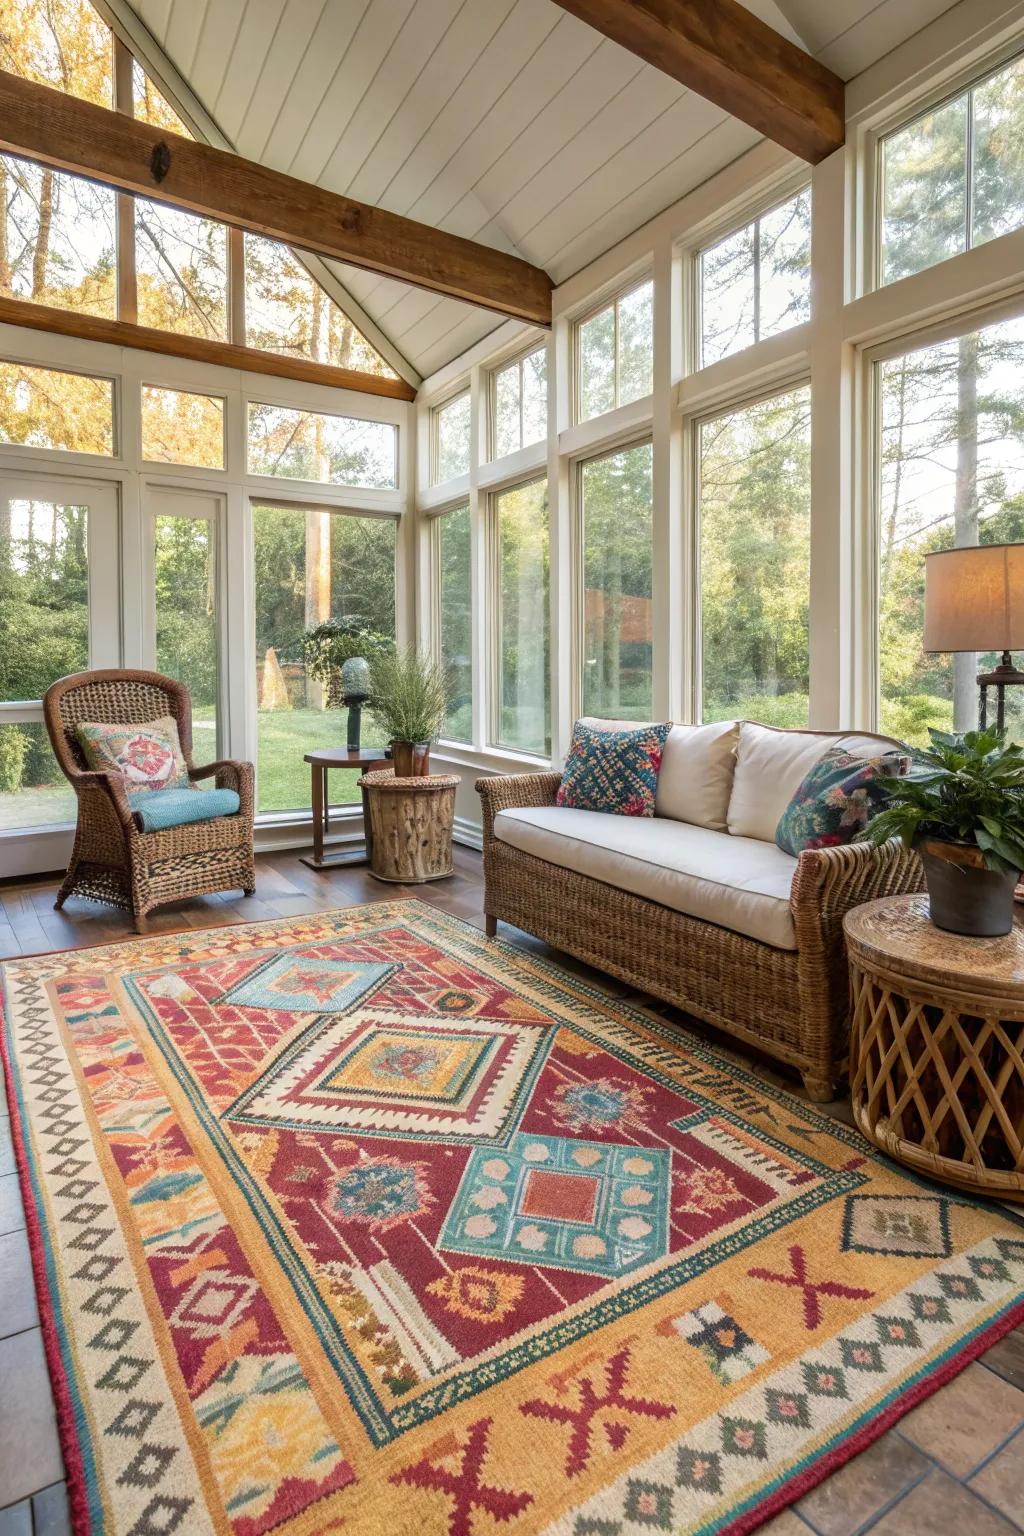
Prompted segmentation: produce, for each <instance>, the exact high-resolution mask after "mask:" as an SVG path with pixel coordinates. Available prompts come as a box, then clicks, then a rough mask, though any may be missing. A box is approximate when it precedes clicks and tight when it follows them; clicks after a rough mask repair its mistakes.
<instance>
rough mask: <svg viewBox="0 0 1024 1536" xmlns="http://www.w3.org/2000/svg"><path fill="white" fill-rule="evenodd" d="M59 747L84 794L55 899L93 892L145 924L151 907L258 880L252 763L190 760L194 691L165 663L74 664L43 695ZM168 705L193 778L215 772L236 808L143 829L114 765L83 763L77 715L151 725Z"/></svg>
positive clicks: (249, 889) (141, 927) (248, 891)
mask: <svg viewBox="0 0 1024 1536" xmlns="http://www.w3.org/2000/svg"><path fill="white" fill-rule="evenodd" d="M43 713H44V717H45V720H46V729H47V731H48V732H49V735H50V742H51V745H52V746H53V752H54V756H55V757H56V759H57V762H58V763H59V764H60V767H61V770H62V771H63V773H64V774H65V775H66V776H67V778H68V780H69V781H70V783H71V785H72V787H73V789H74V791H75V794H76V795H77V796H78V825H77V828H76V830H75V845H74V849H73V851H72V854H71V862H70V864H69V865H68V872H67V874H66V875H65V877H64V880H63V882H62V884H61V887H60V891H59V893H58V895H57V900H56V902H55V906H56V907H57V908H58V910H59V909H60V908H61V907H62V906H63V905H64V903H65V901H66V900H67V898H68V897H69V896H71V895H75V896H87V897H89V898H91V900H93V901H102V902H106V903H107V904H108V905H110V906H114V907H121V908H122V909H123V910H125V911H127V912H131V914H132V916H133V918H134V920H135V928H136V931H137V932H138V933H145V932H146V928H147V923H146V919H147V917H148V915H149V913H150V912H152V911H153V909H154V907H159V906H162V905H164V904H165V903H166V902H170V901H181V900H183V899H184V898H187V897H189V896H201V895H204V894H206V893H208V892H211V891H231V890H238V889H241V890H242V892H243V893H244V894H245V895H246V896H251V895H252V893H253V891H254V890H255V888H256V874H255V867H254V861H253V838H252V817H253V770H252V764H251V763H239V762H232V761H228V760H225V761H223V762H218V763H210V764H209V765H208V766H206V767H204V768H194V767H193V765H192V701H191V699H190V698H189V692H188V689H187V688H186V687H185V685H184V684H183V683H178V682H175V681H174V679H173V678H170V677H162V676H161V675H160V674H159V673H158V672H131V671H105V672H76V673H74V674H73V675H72V676H71V677H64V678H61V680H60V682H57V683H54V684H53V686H52V687H51V688H49V689H48V690H47V693H46V697H45V698H44V699H43ZM164 715H170V716H172V717H173V719H174V720H175V721H176V722H177V726H178V735H179V738H180V740H181V750H182V753H183V755H184V758H185V762H186V764H187V766H188V774H189V778H190V780H193V781H195V780H198V779H209V778H212V779H213V780H214V781H215V783H216V785H217V788H218V789H221V788H223V789H233V790H235V791H236V792H237V794H238V798H239V801H240V805H239V809H238V812H237V813H236V814H235V815H234V816H218V817H216V818H215V819H214V820H212V821H198V822H191V823H189V824H188V825H186V826H181V827H170V828H168V829H167V830H165V831H161V832H143V831H142V830H141V827H140V824H139V823H138V821H137V820H136V818H135V816H134V814H133V813H132V810H131V807H130V806H129V804H128V797H127V794H126V792H125V788H124V783H123V781H122V779H121V777H120V775H119V774H116V773H94V772H92V771H90V770H89V768H88V767H87V765H86V761H85V757H84V755H83V753H82V749H81V747H80V746H79V744H78V739H77V737H76V734H75V728H76V726H77V725H78V723H79V721H82V720H97V721H102V722H104V723H107V724H111V725H120V724H138V725H145V724H147V723H148V722H149V721H150V720H156V719H159V718H160V717H161V716H164Z"/></svg>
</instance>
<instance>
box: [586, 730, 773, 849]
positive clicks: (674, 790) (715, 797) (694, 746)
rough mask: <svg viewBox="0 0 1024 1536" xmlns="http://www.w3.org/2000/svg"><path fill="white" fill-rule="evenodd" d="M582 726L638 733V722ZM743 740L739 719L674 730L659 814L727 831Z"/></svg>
mask: <svg viewBox="0 0 1024 1536" xmlns="http://www.w3.org/2000/svg"><path fill="white" fill-rule="evenodd" d="M640 723H643V724H646V722H640ZM582 724H583V725H589V726H590V727H591V729H592V730H595V731H622V730H633V729H636V727H637V724H638V722H635V721H632V720H629V721H626V720H599V719H596V718H594V717H592V716H584V719H583V721H582ZM739 735H740V723H739V721H738V720H722V721H719V722H717V723H715V724H712V725H674V726H673V727H672V729H671V730H670V731H669V733H668V740H667V741H666V743H665V751H664V752H663V754H662V758H661V771H660V773H659V774H658V792H657V798H656V799H655V803H654V814H655V815H656V816H670V817H671V818H672V820H673V821H689V822H692V823H693V824H694V826H697V827H708V828H710V829H712V830H713V831H716V832H724V831H725V826H726V817H727V815H728V811H729V796H730V793H731V792H732V775H733V767H734V765H735V761H736V743H737V742H738V741H739ZM773 835H774V834H773Z"/></svg>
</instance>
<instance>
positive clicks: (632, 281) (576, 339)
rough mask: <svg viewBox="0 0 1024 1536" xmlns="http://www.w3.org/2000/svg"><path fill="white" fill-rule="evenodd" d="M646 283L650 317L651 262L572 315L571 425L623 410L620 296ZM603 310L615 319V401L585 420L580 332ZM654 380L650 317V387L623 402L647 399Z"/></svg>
mask: <svg viewBox="0 0 1024 1536" xmlns="http://www.w3.org/2000/svg"><path fill="white" fill-rule="evenodd" d="M648 286H649V287H650V289H651V300H652V316H653V300H654V287H655V282H654V269H653V267H651V266H650V265H647V266H645V267H644V268H643V270H642V271H641V272H634V273H633V274H632V275H631V276H630V277H629V279H628V280H627V281H625V282H623V283H621V284H620V285H619V286H618V287H617V288H613V289H611V290H610V291H609V292H606V293H605V294H604V295H603V296H602V297H601V298H600V299H598V300H595V301H594V302H593V303H591V304H589V305H588V306H587V307H586V308H585V309H581V310H580V311H579V313H578V314H576V315H574V316H573V319H572V339H571V348H570V351H571V366H570V374H571V385H570V422H571V424H572V426H574V427H583V426H589V425H590V424H591V423H592V422H597V421H603V420H606V419H607V418H608V417H609V416H611V414H612V412H613V411H618V410H621V409H622V404H623V402H622V400H621V398H620V388H619V305H620V304H621V303H622V301H623V299H628V298H629V297H630V296H631V295H632V294H634V293H636V292H637V291H638V290H639V289H641V288H646V287H648ZM606 309H611V310H612V311H613V313H614V319H615V333H614V345H613V376H614V404H612V405H611V406H610V407H609V409H608V410H607V411H598V412H597V413H596V414H595V415H593V416H588V417H586V419H584V418H583V417H582V416H581V415H580V407H581V401H582V386H583V369H582V353H581V347H580V332H581V331H582V329H583V327H584V326H585V325H586V324H587V323H588V321H590V320H593V319H595V318H596V317H597V316H598V315H602V314H604V312H605V310H606ZM653 382H654V322H653V318H652V322H651V384H652V387H651V390H649V391H648V393H647V394H646V395H637V396H636V398H635V399H633V400H627V401H626V402H625V403H626V405H636V403H637V401H639V400H646V399H648V398H649V397H650V395H651V394H652V393H653ZM548 387H549V388H550V380H549V381H548Z"/></svg>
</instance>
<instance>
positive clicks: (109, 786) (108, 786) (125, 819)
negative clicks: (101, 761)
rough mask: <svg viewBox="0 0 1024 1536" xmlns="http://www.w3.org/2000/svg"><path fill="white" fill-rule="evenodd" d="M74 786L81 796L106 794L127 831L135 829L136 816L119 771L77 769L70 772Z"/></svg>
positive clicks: (69, 776) (69, 775)
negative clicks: (103, 771) (105, 771)
mask: <svg viewBox="0 0 1024 1536" xmlns="http://www.w3.org/2000/svg"><path fill="white" fill-rule="evenodd" d="M67 777H68V778H69V780H70V781H71V785H72V788H73V789H74V791H75V793H76V794H77V795H79V796H82V795H84V796H85V797H86V798H88V797H89V796H90V795H94V794H100V795H105V796H106V798H107V799H108V800H109V801H110V802H111V804H112V805H113V807H114V811H115V814H116V816H117V819H118V821H119V822H120V823H121V825H122V827H124V829H125V831H126V832H131V831H134V830H135V818H134V816H133V815H132V808H131V806H130V805H129V804H128V794H127V791H126V790H125V787H124V779H123V778H122V776H121V775H120V774H119V773H102V772H98V771H96V770H92V769H89V770H81V769H80V770H77V771H75V772H71V773H68V775H67Z"/></svg>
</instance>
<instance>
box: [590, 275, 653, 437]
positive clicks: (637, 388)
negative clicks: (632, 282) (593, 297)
mask: <svg viewBox="0 0 1024 1536" xmlns="http://www.w3.org/2000/svg"><path fill="white" fill-rule="evenodd" d="M653 379H654V284H653V283H652V282H650V281H647V282H644V283H640V284H639V286H638V287H636V288H631V289H630V290H629V292H628V293H623V294H620V296H619V297H618V298H617V299H615V300H614V301H613V302H612V303H611V304H606V305H605V306H604V308H603V309H600V310H598V312H597V313H596V314H594V315H591V316H590V317H589V319H586V320H582V321H581V322H580V324H579V325H578V326H577V327H576V419H577V421H589V420H590V419H591V417H592V416H601V415H603V414H604V412H605V411H613V410H615V408H616V407H617V406H620V405H628V404H629V402H630V401H631V400H640V399H642V397H643V396H644V395H649V394H650V392H651V388H652V385H653Z"/></svg>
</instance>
